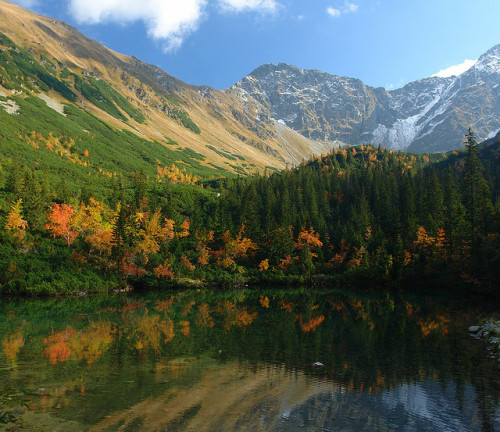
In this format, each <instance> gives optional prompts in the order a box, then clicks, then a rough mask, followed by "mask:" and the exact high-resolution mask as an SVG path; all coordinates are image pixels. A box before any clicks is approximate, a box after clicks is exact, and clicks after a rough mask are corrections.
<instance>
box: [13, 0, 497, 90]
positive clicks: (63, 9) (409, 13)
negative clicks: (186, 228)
mask: <svg viewBox="0 0 500 432" xmlns="http://www.w3.org/2000/svg"><path fill="white" fill-rule="evenodd" d="M14 2H15V3H18V4H20V5H21V6H24V7H27V8H28V9H31V10H33V11H35V12H37V13H42V14H44V15H48V16H51V17H54V18H58V19H61V20H63V21H66V22H68V23H69V24H71V25H73V26H75V27H76V28H77V29H78V30H80V31H81V32H82V33H84V34H85V35H87V36H89V37H91V38H93V39H96V40H97V41H99V42H101V43H102V44H104V45H106V46H107V47H109V48H111V49H114V50H115V51H118V52H121V53H124V54H129V55H135V56H136V57H138V58H139V59H141V60H142V61H145V62H147V63H151V64H155V65H157V66H159V67H161V68H162V69H163V70H165V71H166V72H167V73H170V74H171V75H174V76H175V77H177V78H179V79H181V80H183V81H185V82H187V83H189V84H206V85H210V86H212V87H215V88H219V89H222V88H226V87H229V86H230V85H232V84H234V83H235V82H236V81H238V80H239V79H240V78H242V77H243V76H245V75H247V74H248V73H250V72H251V71H252V70H254V69H255V68H257V67H258V66H260V65H261V64H264V63H279V62H285V63H289V64H293V65H295V66H298V67H301V68H304V69H319V70H322V71H324V72H328V73H331V74H335V75H342V76H349V77H353V78H359V79H361V80H362V81H363V82H365V83H366V84H368V85H372V86H376V87H378V86H381V87H386V88H395V87H400V86H402V85H403V84H405V83H407V82H410V81H414V80H416V79H420V78H424V77H427V76H430V75H432V74H434V73H436V72H438V71H440V70H442V69H445V68H447V67H450V66H453V65H457V64H460V63H462V62H464V61H465V60H466V59H470V60H474V59H477V58H478V56H480V55H481V54H482V53H484V52H485V51H486V50H488V49H489V48H491V47H492V46H494V45H496V44H497V43H500V31H499V30H498V18H499V17H500V1H499V0H419V1H414V0H16V1H14Z"/></svg>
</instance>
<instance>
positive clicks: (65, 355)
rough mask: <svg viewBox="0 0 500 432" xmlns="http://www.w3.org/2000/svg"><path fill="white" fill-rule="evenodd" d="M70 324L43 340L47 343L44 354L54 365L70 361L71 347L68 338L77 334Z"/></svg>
mask: <svg viewBox="0 0 500 432" xmlns="http://www.w3.org/2000/svg"><path fill="white" fill-rule="evenodd" d="M75 333H76V332H75V330H73V329H72V328H71V327H70V326H68V327H66V329H64V330H61V331H59V332H56V333H54V332H53V333H52V334H51V335H50V336H49V337H46V338H45V339H44V340H43V343H44V344H45V345H47V346H46V347H45V350H44V351H43V353H44V355H45V356H46V357H47V358H48V359H49V360H50V363H51V364H52V365H55V364H56V363H57V362H65V361H68V360H69V358H70V356H71V349H70V347H69V344H68V339H69V338H70V337H71V336H73V335H74V334H75Z"/></svg>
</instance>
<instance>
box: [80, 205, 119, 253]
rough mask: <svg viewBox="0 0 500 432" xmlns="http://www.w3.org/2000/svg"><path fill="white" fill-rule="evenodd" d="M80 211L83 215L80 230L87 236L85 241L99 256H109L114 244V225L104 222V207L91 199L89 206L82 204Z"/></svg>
mask: <svg viewBox="0 0 500 432" xmlns="http://www.w3.org/2000/svg"><path fill="white" fill-rule="evenodd" d="M79 210H80V212H81V214H82V217H81V225H80V229H81V232H82V234H84V235H85V241H86V242H87V243H88V244H89V245H90V246H91V247H92V249H94V250H97V251H98V252H99V254H102V253H105V254H106V255H109V254H110V253H111V248H112V242H113V230H112V225H111V224H110V223H109V222H106V221H105V220H104V215H103V213H104V212H105V208H104V206H103V205H102V204H101V203H100V202H99V201H96V200H95V199H94V198H90V200H89V204H88V205H84V204H81V205H80V209H79Z"/></svg>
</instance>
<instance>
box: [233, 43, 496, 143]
mask: <svg viewBox="0 0 500 432" xmlns="http://www.w3.org/2000/svg"><path fill="white" fill-rule="evenodd" d="M229 91H231V92H235V93H239V94H240V97H244V98H246V99H248V98H253V99H255V100H257V101H258V102H260V103H261V104H262V105H263V106H264V107H265V108H266V109H268V110H269V112H270V114H271V116H272V118H274V119H275V120H276V121H278V122H279V123H282V124H284V125H287V126H289V127H291V128H292V129H294V130H296V131H298V132H299V133H301V134H302V135H304V136H306V137H308V138H312V139H315V140H320V141H328V142H339V143H344V144H363V143H374V144H380V145H384V146H387V147H389V148H391V149H397V150H410V151H414V152H424V151H431V152H438V151H446V150H451V149H456V148H460V147H461V146H462V137H463V134H464V131H465V130H466V129H467V128H468V127H469V126H470V127H472V128H473V129H474V130H475V131H476V133H477V135H478V137H480V138H483V137H486V136H487V135H488V134H489V133H491V131H492V130H496V129H498V128H499V127H500V45H497V46H495V47H493V48H492V49H490V50H489V51H487V52H486V53H485V54H483V55H482V56H481V57H480V58H479V60H478V62H477V63H476V64H475V65H474V66H473V67H472V68H471V69H469V70H468V71H466V72H465V73H463V74H462V75H460V76H456V77H449V78H438V77H431V78H425V79H422V80H419V81H415V82H412V83H409V84H407V85H406V86H404V87H403V88H401V89H397V90H393V91H387V90H385V89H383V88H373V87H369V86H366V85H365V84H363V82H361V81H360V80H357V79H353V78H346V77H339V76H336V75H330V74H327V73H324V72H320V71H314V70H302V69H299V68H296V67H294V66H289V65H286V64H283V63H280V64H278V65H277V66H276V65H271V64H267V65H263V66H261V67H259V68H258V69H256V70H255V71H254V72H252V73H251V74H250V75H248V76H247V77H245V78H243V79H242V80H240V81H239V82H238V83H236V84H235V85H234V86H233V87H232V88H231V89H229Z"/></svg>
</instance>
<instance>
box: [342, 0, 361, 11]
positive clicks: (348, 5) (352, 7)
mask: <svg viewBox="0 0 500 432" xmlns="http://www.w3.org/2000/svg"><path fill="white" fill-rule="evenodd" d="M358 8H359V6H358V5H357V4H354V3H349V2H348V1H346V2H345V5H344V13H349V12H356V11H357V10H358Z"/></svg>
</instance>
